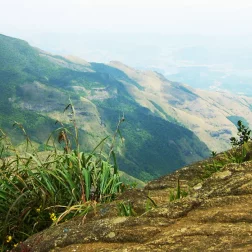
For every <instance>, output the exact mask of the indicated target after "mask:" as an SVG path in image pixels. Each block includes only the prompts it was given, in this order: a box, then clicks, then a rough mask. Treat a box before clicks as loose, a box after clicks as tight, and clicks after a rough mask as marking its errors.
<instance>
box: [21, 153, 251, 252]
mask: <svg viewBox="0 0 252 252" xmlns="http://www.w3.org/2000/svg"><path fill="white" fill-rule="evenodd" d="M222 158H223V156H222V157H221V156H220V157H218V156H217V158H215V159H214V160H213V159H208V160H205V161H202V162H198V163H195V164H193V165H191V166H188V167H184V168H182V169H180V170H178V171H176V172H175V173H173V174H170V175H167V176H164V177H161V178H160V179H157V180H154V181H152V182H150V183H149V184H148V185H147V186H146V187H145V188H144V189H142V190H139V189H131V190H127V191H126V192H124V193H123V194H121V195H119V196H118V198H117V200H116V201H114V202H112V203H108V204H103V205H101V206H99V204H98V205H95V204H94V203H93V208H94V211H92V212H90V213H89V214H88V215H86V216H85V217H76V218H74V219H72V220H70V221H67V222H65V223H62V224H59V225H57V226H53V227H51V228H49V229H47V230H45V231H43V232H41V233H39V234H36V235H34V236H32V237H30V238H29V239H28V240H27V241H26V242H25V243H24V244H23V248H25V249H27V250H25V251H29V250H28V248H31V250H30V251H34V252H35V251H39V252H45V251H55V252H57V251H61V252H70V251H72V252H74V251H75V252H81V251H118V252H119V251H120V252H121V251H144V252H145V251H252V161H246V162H243V163H241V164H237V163H229V164H226V165H224V166H223V167H222V168H221V169H220V171H217V172H215V173H212V174H211V175H210V174H209V172H208V171H209V169H210V168H211V169H213V168H215V167H217V166H218V162H220V160H221V159H222ZM211 169H210V170H211ZM178 179H179V181H180V182H179V184H180V192H181V194H182V195H184V196H185V195H186V193H187V194H188V195H187V196H186V197H183V198H180V199H177V200H173V201H170V200H171V193H172V192H173V193H174V195H176V193H177V189H176V188H177V185H178ZM185 192H186V193H185ZM122 206H124V207H126V209H128V212H129V215H131V216H123V215H126V214H125V212H124V211H123V210H122ZM17 250H18V249H17ZM19 251H20V249H19Z"/></svg>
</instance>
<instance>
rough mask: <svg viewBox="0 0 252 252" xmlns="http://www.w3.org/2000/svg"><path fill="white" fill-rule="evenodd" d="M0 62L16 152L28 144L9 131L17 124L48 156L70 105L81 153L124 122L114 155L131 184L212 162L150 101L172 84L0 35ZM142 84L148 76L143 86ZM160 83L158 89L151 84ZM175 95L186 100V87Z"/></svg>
mask: <svg viewBox="0 0 252 252" xmlns="http://www.w3.org/2000/svg"><path fill="white" fill-rule="evenodd" d="M0 59H1V61H0V88H1V93H0V103H1V106H0V127H1V128H2V129H3V130H4V131H6V132H7V133H8V134H9V135H11V136H12V140H13V141H14V142H15V143H16V144H19V143H20V142H21V141H22V140H24V137H23V135H22V132H21V131H20V129H18V128H12V127H11V125H12V124H13V122H14V121H17V122H19V123H21V124H22V125H23V126H24V128H25V130H26V131H27V134H28V135H29V136H30V137H31V140H32V141H33V142H34V143H35V144H36V146H37V147H38V149H40V150H43V149H44V146H45V145H44V143H45V141H46V138H47V136H48V135H49V134H50V132H51V131H52V130H54V129H56V128H57V127H58V125H55V121H56V120H58V121H61V122H62V123H64V124H65V125H66V126H67V127H68V126H69V127H70V124H69V119H71V118H70V116H69V114H68V113H66V112H65V113H62V111H63V110H64V108H65V107H66V105H67V104H68V103H69V98H71V100H72V102H73V104H74V107H75V111H76V118H77V119H76V123H77V126H78V128H79V129H80V131H79V136H80V145H81V147H82V148H83V150H84V151H91V150H92V149H93V148H94V147H95V146H96V144H97V143H98V142H99V141H100V140H101V139H102V138H104V137H106V136H107V135H110V136H112V135H113V132H114V131H115V129H116V125H117V123H118V118H119V117H120V116H122V115H124V116H125V119H126V120H125V123H124V124H122V125H121V134H122V136H123V137H124V139H125V141H124V142H123V143H120V142H119V141H118V143H117V145H116V147H115V150H116V153H117V158H118V163H119V166H120V169H121V170H123V171H125V172H127V173H128V174H130V175H132V176H134V177H137V178H139V179H142V180H149V179H151V178H154V177H158V176H160V175H163V174H166V173H168V172H172V171H174V170H176V169H178V168H180V167H182V166H184V165H186V164H188V163H191V162H194V161H196V160H199V159H202V158H204V157H206V156H208V155H209V149H208V147H207V146H206V144H205V143H203V142H202V141H201V140H200V139H199V138H198V136H196V135H195V134H194V133H193V132H192V131H191V130H189V129H187V128H186V127H185V126H183V125H182V123H181V122H179V120H178V119H179V118H178V117H177V118H176V115H175V113H168V112H167V111H165V110H164V108H162V106H163V105H162V104H161V105H162V106H161V105H159V102H157V101H155V100H154V99H153V100H151V99H150V98H148V96H151V95H154V96H155V95H157V93H158V92H159V91H161V89H160V87H161V86H162V85H163V83H164V82H167V80H166V79H165V78H164V77H163V76H161V75H158V74H157V73H154V72H149V73H140V72H138V71H136V70H133V69H131V68H129V67H126V66H125V67H123V68H125V69H120V67H118V65H120V66H123V65H122V64H121V63H120V64H119V63H113V62H112V63H111V64H108V65H106V64H99V63H88V62H86V61H85V60H82V59H79V58H77V57H73V56H67V57H62V56H57V55H52V54H50V53H47V52H45V51H43V50H40V49H38V48H33V47H31V46H30V45H29V44H28V43H27V42H25V41H22V40H19V39H15V38H10V37H7V36H4V35H0ZM121 68H122V67H121ZM141 76H146V77H145V80H146V82H144V83H143V82H142V79H141V78H143V77H141ZM156 76H159V77H158V78H159V79H160V81H159V83H158V84H156V83H154V82H153V80H155V78H156ZM158 85H159V86H158ZM171 85H174V88H175V90H177V89H178V88H177V87H176V85H175V84H173V83H172V84H171ZM148 90H149V91H151V90H154V91H153V94H151V93H150V94H148ZM155 90H156V91H155ZM178 90H180V91H181V94H184V93H186V94H187V93H188V89H186V88H184V86H183V85H181V88H179V89H178ZM151 92H152V91H151ZM189 93H190V92H189ZM138 96H144V97H138ZM145 96H146V97H145ZM193 96H194V94H193ZM104 148H105V149H106V148H107V149H108V148H109V146H108V145H105V147H104Z"/></svg>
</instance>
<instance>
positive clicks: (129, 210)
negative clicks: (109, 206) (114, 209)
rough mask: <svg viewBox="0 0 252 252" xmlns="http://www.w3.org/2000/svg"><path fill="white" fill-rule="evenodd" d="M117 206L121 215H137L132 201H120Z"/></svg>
mask: <svg viewBox="0 0 252 252" xmlns="http://www.w3.org/2000/svg"><path fill="white" fill-rule="evenodd" d="M117 206H118V211H119V215H120V216H136V213H135V211H134V209H133V205H132V202H129V201H128V202H119V203H118V205H117Z"/></svg>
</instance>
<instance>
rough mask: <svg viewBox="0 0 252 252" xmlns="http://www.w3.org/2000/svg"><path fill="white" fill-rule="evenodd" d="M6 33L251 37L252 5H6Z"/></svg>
mask: <svg viewBox="0 0 252 252" xmlns="http://www.w3.org/2000/svg"><path fill="white" fill-rule="evenodd" d="M0 6H1V7H0V14H1V15H0V33H3V34H6V35H12V36H15V34H22V33H24V34H25V33H27V32H61V33H82V32H85V31H90V30H92V31H104V32H106V31H110V32H111V31H112V32H114V31H116V32H118V31H120V32H129V31H130V32H132V31H137V32H163V33H178V34H179V33H200V34H232V35H236V34H237V35H238V34H241V33H242V34H246V33H251V24H252V15H251V13H252V1H250V0H239V1H238V0H173V1H171V0H90V1H87V0H0Z"/></svg>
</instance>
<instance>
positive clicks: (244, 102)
mask: <svg viewBox="0 0 252 252" xmlns="http://www.w3.org/2000/svg"><path fill="white" fill-rule="evenodd" d="M110 66H113V67H116V68H117V69H120V70H122V71H123V72H125V73H126V74H127V76H128V77H129V78H130V79H132V80H134V81H136V82H137V83H138V84H139V85H140V88H138V87H136V86H134V85H132V84H131V83H129V82H127V81H124V80H122V81H123V83H124V85H125V88H126V89H127V91H128V92H129V94H130V95H131V96H132V97H134V99H135V100H136V101H137V102H138V104H140V105H141V106H143V107H146V108H148V109H149V110H151V111H152V112H153V113H155V114H157V115H159V116H160V117H162V118H164V119H165V120H167V121H171V122H177V123H179V124H180V125H183V126H184V127H186V128H188V129H190V130H192V131H193V132H194V133H195V134H196V135H197V136H198V137H199V139H200V140H201V141H203V142H204V143H205V144H206V145H207V146H208V148H209V149H210V150H214V151H217V152H220V151H223V150H227V149H228V148H230V141H229V138H230V137H231V136H233V135H236V133H237V128H236V126H237V125H236V123H237V121H238V120H242V121H243V122H244V123H247V124H248V125H250V126H252V97H248V96H245V95H234V94H232V93H229V92H213V91H205V90H200V89H193V88H191V87H190V86H188V85H185V84H181V83H178V82H172V81H169V80H167V79H166V78H165V77H164V76H163V75H161V74H159V73H157V72H152V71H137V70H135V69H133V68H130V67H128V66H125V65H123V64H122V63H120V62H110Z"/></svg>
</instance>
